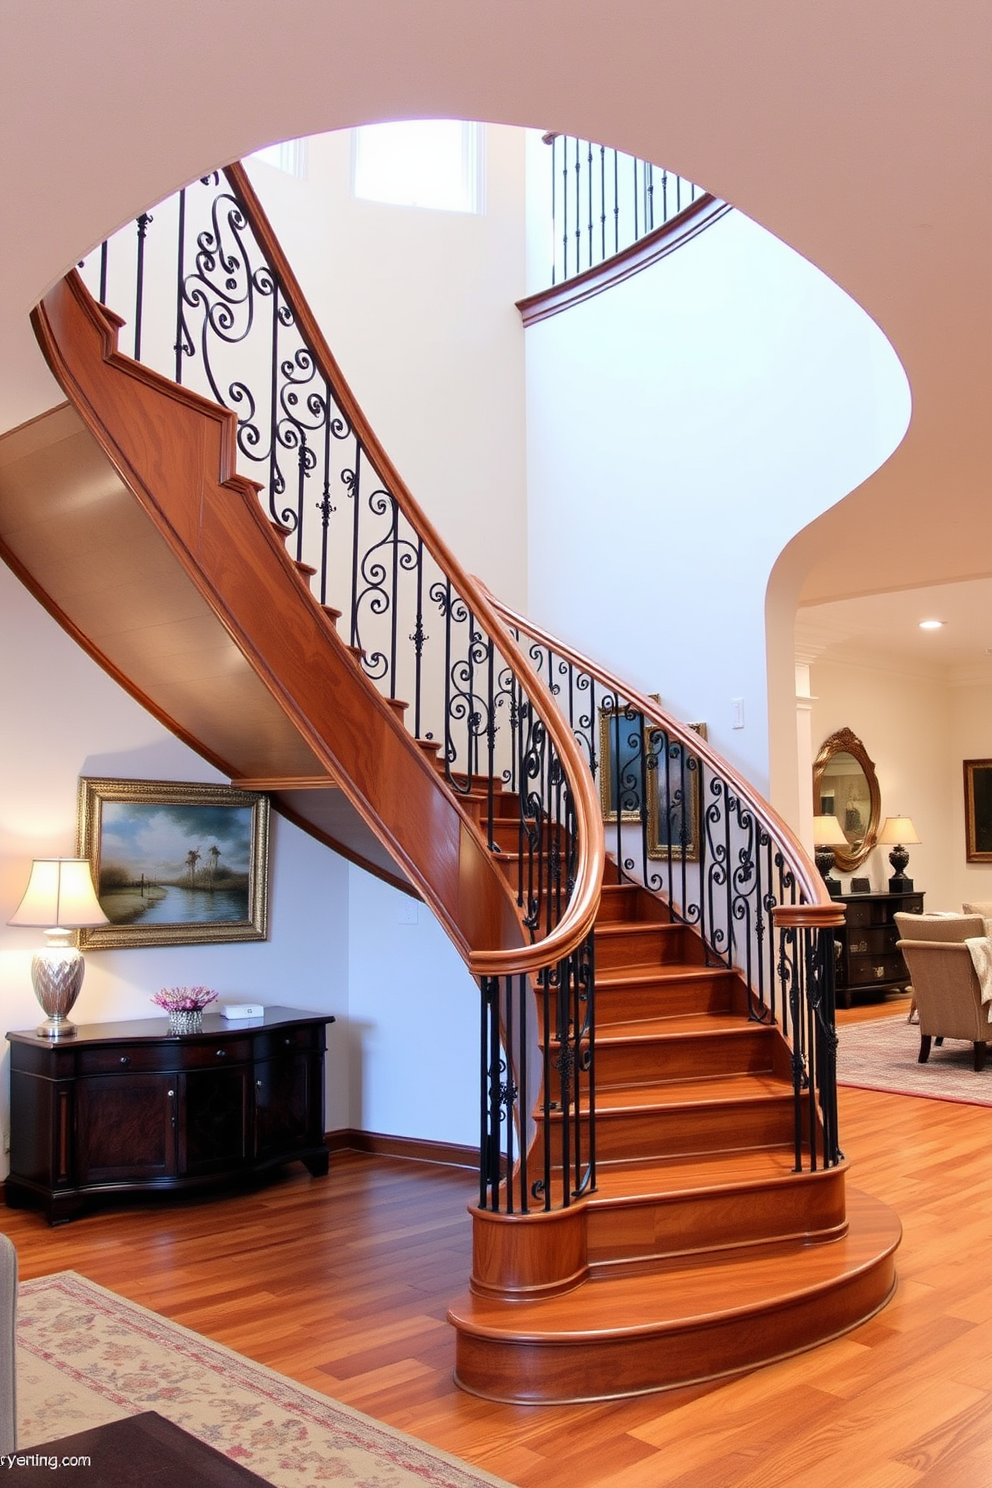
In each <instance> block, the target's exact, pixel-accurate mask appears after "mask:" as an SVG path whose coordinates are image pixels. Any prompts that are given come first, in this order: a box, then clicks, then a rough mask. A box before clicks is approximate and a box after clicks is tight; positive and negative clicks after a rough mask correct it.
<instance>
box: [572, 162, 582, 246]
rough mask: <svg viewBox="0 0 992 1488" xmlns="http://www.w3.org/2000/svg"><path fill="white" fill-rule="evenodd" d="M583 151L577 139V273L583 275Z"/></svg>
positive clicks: (575, 230) (575, 229)
mask: <svg viewBox="0 0 992 1488" xmlns="http://www.w3.org/2000/svg"><path fill="white" fill-rule="evenodd" d="M581 149H582V141H581V140H580V139H576V141H575V165H574V166H573V169H574V171H575V228H574V232H575V272H576V273H577V274H581V273H582V176H581V172H582V164H581V160H580V154H579V152H580V150H581Z"/></svg>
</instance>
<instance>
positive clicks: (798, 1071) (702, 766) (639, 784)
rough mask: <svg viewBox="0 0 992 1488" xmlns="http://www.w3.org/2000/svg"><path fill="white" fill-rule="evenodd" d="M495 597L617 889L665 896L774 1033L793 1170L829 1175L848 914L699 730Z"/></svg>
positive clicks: (836, 1153) (837, 1155)
mask: <svg viewBox="0 0 992 1488" xmlns="http://www.w3.org/2000/svg"><path fill="white" fill-rule="evenodd" d="M490 599H491V601H492V603H493V605H494V607H495V608H496V610H497V611H498V612H499V613H500V614H501V615H502V617H503V620H504V623H505V624H506V625H507V626H508V627H509V628H510V631H511V633H512V634H515V635H516V636H517V637H518V638H519V639H523V638H526V640H527V644H528V655H529V656H530V658H531V661H532V662H533V663H534V665H535V666H536V667H537V668H538V669H539V670H541V671H542V672H543V674H544V676H545V680H546V681H547V682H548V683H549V685H550V686H551V689H552V691H553V692H554V693H555V694H556V696H557V697H558V701H559V706H560V707H561V708H562V711H563V714H564V716H566V717H567V718H568V721H569V726H570V727H571V728H572V729H573V731H574V732H575V733H576V736H577V738H578V739H579V740H580V741H581V745H582V747H583V748H584V750H585V752H586V755H587V764H588V766H589V769H590V773H591V774H593V775H595V776H596V777H597V779H598V780H599V783H600V792H601V798H602V806H603V811H604V815H606V816H607V817H608V819H609V820H610V821H611V823H612V826H611V829H610V831H611V845H615V853H614V856H615V860H616V862H615V866H616V871H617V875H618V878H619V880H620V881H621V882H624V883H629V884H633V885H639V886H640V887H641V888H643V889H646V890H647V891H648V892H652V893H655V894H657V895H660V896H663V897H664V899H665V900H666V902H667V905H668V909H669V912H670V914H671V915H672V917H673V918H675V919H678V920H681V921H682V922H683V923H684V924H687V925H690V926H692V927H694V928H695V929H696V930H697V931H698V933H699V935H700V936H701V938H702V941H703V945H704V947H705V953H706V957H707V960H708V961H713V962H716V963H717V964H722V965H724V966H726V967H728V968H732V969H734V970H735V971H736V972H738V973H739V975H740V976H741V977H742V978H743V980H744V982H745V984H746V986H747V988H748V1016H749V1017H750V1018H752V1019H755V1020H757V1021H760V1022H765V1023H773V1024H777V1025H779V1027H780V1028H781V1031H782V1033H783V1035H784V1036H785V1038H786V1041H787V1043H788V1046H789V1062H790V1065H791V1071H792V1089H793V1106H794V1110H793V1132H794V1145H795V1166H796V1171H797V1172H798V1171H801V1170H802V1169H803V1167H804V1165H808V1166H809V1167H810V1169H813V1168H816V1167H817V1166H818V1165H819V1164H820V1163H822V1164H823V1165H824V1166H827V1167H829V1166H832V1165H833V1164H835V1163H837V1162H838V1161H840V1160H841V1156H842V1154H841V1151H840V1147H839V1144H838V1140H837V1073H836V1050H837V1034H836V1029H835V1026H834V937H833V929H834V927H835V926H837V925H841V924H843V921H844V908H843V906H842V905H839V904H837V903H836V902H835V901H833V900H832V899H831V898H830V897H829V894H828V892H827V889H826V885H825V884H824V883H823V880H822V878H821V876H820V874H819V873H818V872H817V871H816V870H815V869H814V867H813V865H812V864H811V863H810V860H809V857H808V855H807V854H806V852H805V851H804V850H803V848H802V846H801V844H800V842H799V840H798V839H797V837H796V836H795V834H794V833H793V831H792V829H791V828H790V827H789V826H788V824H787V823H786V822H784V821H783V820H782V818H781V817H780V816H779V815H778V813H777V812H776V811H775V810H774V809H773V808H772V807H771V806H769V805H768V803H767V802H765V801H763V800H761V798H760V797H759V796H757V795H756V793H755V792H754V791H753V790H752V789H751V788H750V787H749V786H748V784H747V782H746V781H745V780H743V779H742V778H741V776H740V775H739V774H738V773H737V771H736V770H734V769H733V768H732V767H731V766H730V765H728V764H727V763H726V762H725V761H724V760H722V759H721V758H720V756H719V755H718V754H717V753H716V752H715V751H714V750H713V749H711V748H710V746H709V744H708V743H707V742H706V740H705V738H703V737H701V734H700V732H698V731H697V730H698V728H700V727H701V726H697V728H696V729H694V728H693V727H692V726H691V725H686V724H683V723H679V722H678V720H677V719H674V718H672V717H671V716H670V715H669V714H668V713H667V712H666V711H665V709H664V708H662V707H661V705H660V703H659V702H658V700H657V699H656V698H653V697H649V696H647V695H646V694H644V693H642V692H639V691H638V690H637V689H636V688H632V687H628V686H627V685H626V684H624V683H623V682H621V681H620V680H619V679H618V678H616V677H614V676H612V675H611V674H610V673H609V672H608V671H607V670H606V669H605V668H604V667H600V666H598V665H597V664H596V663H595V662H593V661H591V660H590V659H589V658H588V657H585V656H583V655H581V654H580V653H579V652H577V651H575V650H574V649H572V648H571V647H569V646H566V645H563V644H562V643H561V642H559V641H558V640H557V639H556V638H555V637H554V636H552V635H551V634H550V633H549V632H548V631H546V630H543V629H542V628H541V627H540V626H537V625H533V624H531V622H530V621H529V620H526V619H525V618H524V617H523V616H522V615H519V614H517V613H516V612H515V611H514V610H512V609H510V607H509V606H508V605H505V604H503V603H502V602H501V601H499V600H495V599H493V598H492V596H490ZM597 689H598V696H597Z"/></svg>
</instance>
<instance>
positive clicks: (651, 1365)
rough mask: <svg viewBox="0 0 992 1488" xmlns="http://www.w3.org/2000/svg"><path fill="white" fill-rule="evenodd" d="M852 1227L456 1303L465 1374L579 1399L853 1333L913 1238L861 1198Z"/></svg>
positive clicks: (728, 1368)
mask: <svg viewBox="0 0 992 1488" xmlns="http://www.w3.org/2000/svg"><path fill="white" fill-rule="evenodd" d="M847 1214H848V1229H847V1233H846V1234H845V1235H844V1236H843V1237H842V1238H841V1239H838V1240H833V1241H830V1242H827V1243H822V1244H814V1245H789V1244H780V1245H771V1246H768V1247H765V1248H763V1249H762V1250H761V1251H760V1252H758V1253H755V1252H750V1253H741V1252H737V1253H736V1254H734V1255H726V1254H724V1255H722V1256H708V1257H697V1258H694V1259H692V1260H690V1261H684V1262H676V1263H669V1264H667V1265H666V1266H665V1267H664V1268H663V1269H660V1270H658V1271H657V1272H655V1273H650V1274H644V1273H641V1274H639V1275H637V1276H629V1277H618V1278H610V1279H606V1280H598V1279H597V1280H592V1281H589V1282H587V1283H585V1284H584V1285H583V1286H580V1287H578V1288H576V1289H575V1290H574V1291H571V1292H567V1293H565V1294H564V1295H561V1296H557V1297H549V1298H545V1299H542V1300H541V1301H534V1302H502V1301H494V1300H492V1299H489V1298H484V1297H476V1296H473V1295H471V1294H469V1295H467V1296H465V1297H462V1298H460V1299H459V1300H458V1301H457V1302H455V1303H453V1304H452V1306H451V1308H450V1309H449V1312H448V1320H449V1322H451V1323H452V1324H453V1326H454V1327H455V1329H456V1330H457V1333H458V1339H457V1345H456V1354H455V1380H456V1383H457V1384H459V1385H460V1386H461V1388H462V1389H463V1390H467V1391H468V1392H469V1393H470V1394H473V1395H481V1396H482V1397H484V1398H485V1399H487V1400H498V1401H503V1402H506V1403H508V1404H509V1403H512V1404H518V1405H550V1404H554V1405H567V1404H570V1403H578V1402H581V1401H591V1400H612V1399H618V1398H622V1397H624V1396H629V1395H641V1394H647V1393H649V1392H651V1391H654V1390H667V1389H673V1388H675V1387H677V1386H681V1385H690V1384H697V1383H699V1382H701V1381H704V1380H711V1379H719V1378H720V1377H721V1376H724V1375H729V1374H738V1373H740V1372H742V1371H743V1370H747V1369H753V1368H756V1367H757V1366H759V1365H762V1364H770V1363H772V1362H773V1361H774V1360H776V1359H781V1358H785V1357H786V1356H787V1355H789V1354H795V1353H801V1352H802V1351H803V1350H805V1349H809V1348H814V1347H815V1346H816V1345H817V1344H820V1343H826V1342H827V1340H828V1339H831V1338H836V1337H837V1336H838V1335H839V1334H842V1333H846V1332H848V1331H849V1330H850V1329H851V1328H855V1327H857V1326H858V1324H859V1323H863V1322H865V1321H866V1320H867V1319H868V1318H870V1317H871V1316H872V1315H873V1314H874V1313H876V1312H878V1310H879V1309H880V1308H881V1307H884V1305H885V1303H886V1302H887V1301H888V1299H889V1297H890V1296H891V1295H892V1292H893V1289H894V1287H895V1260H894V1257H895V1251H896V1248H897V1246H898V1244H899V1240H900V1238H901V1235H902V1228H901V1225H900V1223H899V1220H898V1218H897V1216H896V1215H895V1214H894V1213H893V1212H892V1210H891V1209H889V1208H888V1207H887V1206H886V1205H885V1204H881V1203H879V1202H878V1200H877V1199H873V1198H871V1197H869V1196H868V1195H866V1194H862V1193H858V1192H857V1191H850V1190H849V1192H848V1201H847Z"/></svg>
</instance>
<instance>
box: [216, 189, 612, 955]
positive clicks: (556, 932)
mask: <svg viewBox="0 0 992 1488" xmlns="http://www.w3.org/2000/svg"><path fill="white" fill-rule="evenodd" d="M224 174H225V176H226V178H227V180H228V183H229V184H230V186H231V189H232V191H233V193H234V195H235V197H236V198H237V199H238V202H239V204H240V205H241V207H242V208H243V210H244V211H245V213H246V215H247V216H248V218H249V220H250V221H251V223H252V227H253V231H254V233H255V235H256V237H257V239H258V241H259V244H260V246H261V247H262V249H263V251H264V253H265V255H266V257H267V259H268V262H269V264H270V265H271V266H272V267H273V268H274V269H275V272H276V274H277V276H278V278H279V280H280V282H281V286H282V290H283V293H284V295H285V297H286V299H287V301H288V303H289V305H290V306H291V309H292V313H293V317H294V319H295V321H296V324H297V326H298V328H299V330H300V332H301V335H302V336H303V338H304V340H305V341H306V342H307V343H308V344H309V347H310V349H311V351H312V352H313V354H314V356H315V358H316V360H317V364H318V370H319V372H320V374H321V375H322V376H323V377H324V378H325V379H326V381H327V382H328V384H329V385H330V386H332V387H333V388H334V393H335V400H336V402H337V404H338V406H339V408H340V409H341V411H342V412H343V413H344V414H345V416H346V418H347V419H348V422H349V424H350V425H351V428H352V430H353V431H354V432H355V434H356V435H357V437H358V440H359V442H360V444H361V445H362V447H363V449H364V451H365V453H366V455H367V457H368V458H369V460H370V462H371V464H372V465H373V467H374V469H375V471H376V473H377V475H378V477H379V479H380V480H381V481H382V483H383V484H384V485H385V487H386V488H387V490H388V491H389V492H390V493H391V495H392V496H393V497H394V498H395V500H396V501H397V503H398V505H399V506H400V507H401V509H402V511H403V514H404V516H405V517H406V519H407V521H408V522H409V524H410V526H411V527H412V528H413V529H414V531H415V532H416V534H417V536H418V538H419V539H420V540H421V541H422V542H423V544H424V547H425V548H426V549H427V550H428V551H429V552H430V553H431V554H432V556H433V557H434V559H435V561H436V562H437V564H438V565H439V567H440V568H442V569H443V570H444V572H445V573H446V574H447V575H448V577H449V579H450V580H451V581H452V582H453V583H454V584H455V586H456V587H457V591H458V593H459V595H460V597H461V599H462V600H463V601H465V602H467V603H468V604H469V605H470V608H471V611H472V613H473V615H475V616H477V617H479V618H481V619H482V620H484V621H485V622H486V626H487V629H488V631H489V634H490V635H499V636H501V637H505V636H506V634H507V633H506V630H505V627H504V626H503V624H502V620H501V618H500V615H499V613H498V611H497V609H496V607H495V606H494V605H493V603H492V601H491V598H490V596H489V591H488V590H487V589H486V588H485V586H484V585H482V584H481V583H479V582H478V581H476V580H474V579H473V578H472V577H471V576H470V575H469V574H468V573H467V572H466V571H465V569H463V568H462V566H461V564H460V563H459V562H458V560H457V559H456V557H455V556H454V554H453V553H452V552H451V550H450V548H449V547H448V546H447V544H446V543H445V542H444V540H443V539H442V538H441V536H440V534H439V533H438V532H437V530H436V529H435V528H434V526H433V525H432V523H431V522H430V521H429V520H428V519H427V517H426V515H425V514H424V512H423V511H422V510H421V508H420V506H419V505H418V503H417V501H416V500H415V498H414V497H413V495H412V493H411V491H410V490H409V488H408V486H407V485H406V482H405V481H404V480H403V478H402V476H401V475H400V473H399V471H398V470H397V469H396V467H395V465H394V464H393V462H392V461H391V460H390V458H389V456H388V455H387V454H386V451H385V450H384V449H383V447H382V444H381V442H380V441H379V439H378V437H377V435H376V434H375V431H374V430H373V429H372V427H371V425H370V423H369V421H368V420H367V418H366V417H365V414H364V413H363V411H362V408H361V406H360V404H359V402H358V400H357V399H356V398H355V396H354V394H353V392H352V390H351V387H350V386H349V384H348V381H347V379H346V378H345V376H344V374H343V372H342V371H341V368H340V366H339V365H338V362H337V360H336V358H335V357H334V354H333V353H332V351H331V349H330V347H329V346H328V344H327V341H326V340H325V338H324V335H323V333H322V331H321V329H320V327H319V325H318V324H317V322H316V320H315V318H314V316H313V314H312V312H311V310H310V307H309V304H308V303H307V300H306V297H305V295H304V294H303V291H302V289H301V288H300V285H299V281H298V280H297V278H296V275H295V274H294V273H293V270H292V268H291V266H290V264H289V261H288V260H287V258H286V255H285V253H284V252H283V250H282V246H281V245H280V243H279V240H278V238H277V237H276V234H275V232H274V231H273V228H272V225H271V223H270V222H269V219H268V217H267V215H266V213H265V210H264V208H263V207H262V204H261V202H260V201H259V199H258V196H257V194H256V192H255V190H254V188H253V187H252V185H251V182H250V181H249V179H248V175H247V172H246V171H245V169H244V166H243V165H241V164H240V163H235V164H232V165H230V166H228V167H227V169H226V170H225V172H224ZM511 639H512V638H511ZM503 655H504V657H505V659H506V660H507V661H508V662H509V663H510V665H511V667H512V669H513V671H514V674H515V675H516V676H517V677H518V678H519V679H520V680H521V682H522V684H523V685H524V686H525V688H526V692H527V695H528V697H529V698H530V699H531V700H532V701H534V702H539V703H540V705H541V719H542V722H543V723H544V725H545V726H546V728H547V730H548V733H549V734H550V736H551V738H552V740H553V743H554V746H555V749H556V750H557V752H558V755H559V757H560V758H561V759H562V761H564V762H565V766H566V774H567V777H568V786H569V789H570V791H571V794H572V801H573V807H574V811H575V816H576V823H577V833H576V836H577V840H578V846H579V856H578V860H577V864H576V871H575V875H574V886H573V889H572V893H571V895H570V898H569V901H568V904H567V907H566V909H565V912H564V914H563V915H562V918H561V919H560V920H559V922H558V924H557V925H556V926H555V927H554V928H553V929H552V930H551V931H550V932H549V933H547V934H545V935H544V936H543V937H542V938H541V939H540V940H538V941H535V942H534V943H533V944H532V945H530V946H527V947H525V948H523V949H522V950H521V949H507V950H504V949H501V948H493V949H492V950H487V951H478V950H477V951H473V952H472V953H471V954H470V956H469V968H470V970H471V971H472V972H473V974H474V975H476V976H494V977H500V976H507V975H514V974H517V973H521V972H523V973H533V972H536V971H538V970H540V969H541V968H543V967H545V966H547V965H548V964H549V963H550V962H552V961H557V960H558V959H560V958H561V957H564V956H567V955H569V954H570V953H571V952H572V951H574V950H575V949H576V947H577V946H578V945H579V944H580V943H581V942H582V941H583V940H584V939H585V937H586V936H587V935H588V934H589V931H590V929H591V927H592V924H593V921H594V919H595V917H596V910H597V908H598V904H599V892H600V886H601V883H602V872H603V860H604V856H605V844H604V835H603V823H602V817H601V815H600V812H599V804H598V801H597V799H596V794H595V789H594V786H593V783H592V781H591V779H590V777H589V772H588V770H587V769H586V767H585V761H584V759H583V758H582V754H581V752H580V750H579V749H578V747H577V745H576V742H575V739H574V738H573V736H572V734H571V731H570V730H569V729H568V728H567V727H565V726H564V722H563V720H562V718H561V714H560V712H559V709H558V708H557V706H556V705H555V702H554V699H553V697H552V696H551V693H550V692H549V691H548V689H547V688H546V687H545V686H544V684H543V682H542V681H541V679H540V678H539V677H538V676H537V675H536V673H535V672H534V671H533V669H532V668H531V666H530V665H529V663H528V662H527V660H526V658H525V656H524V653H523V651H522V650H521V648H520V647H519V646H517V645H516V644H514V645H513V648H512V653H511V655H507V654H506V650H505V649H504V651H503Z"/></svg>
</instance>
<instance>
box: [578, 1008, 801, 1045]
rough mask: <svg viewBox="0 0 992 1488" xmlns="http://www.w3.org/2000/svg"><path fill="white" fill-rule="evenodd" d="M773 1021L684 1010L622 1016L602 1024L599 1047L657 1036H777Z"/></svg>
mask: <svg viewBox="0 0 992 1488" xmlns="http://www.w3.org/2000/svg"><path fill="white" fill-rule="evenodd" d="M776 1032H777V1029H776V1027H775V1025H774V1024H773V1023H757V1022H755V1021H754V1020H752V1019H749V1018H745V1017H743V1016H742V1015H741V1014H739V1013H708V1012H703V1013H683V1014H681V1015H675V1016H673V1017H667V1018H666V1017H664V1016H660V1017H657V1018H631V1019H630V1020H629V1021H624V1022H621V1021H620V1020H619V1019H615V1020H611V1021H609V1022H606V1023H603V1024H598V1025H597V1028H596V1047H597V1049H599V1048H602V1047H603V1046H604V1045H613V1044H624V1043H637V1042H652V1041H653V1040H655V1039H665V1040H668V1039H689V1038H693V1039H696V1038H704V1039H705V1038H721V1039H723V1038H728V1037H729V1038H749V1037H753V1036H756V1035H760V1034H765V1035H767V1036H768V1037H773V1036H774V1035H775V1033H776Z"/></svg>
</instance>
